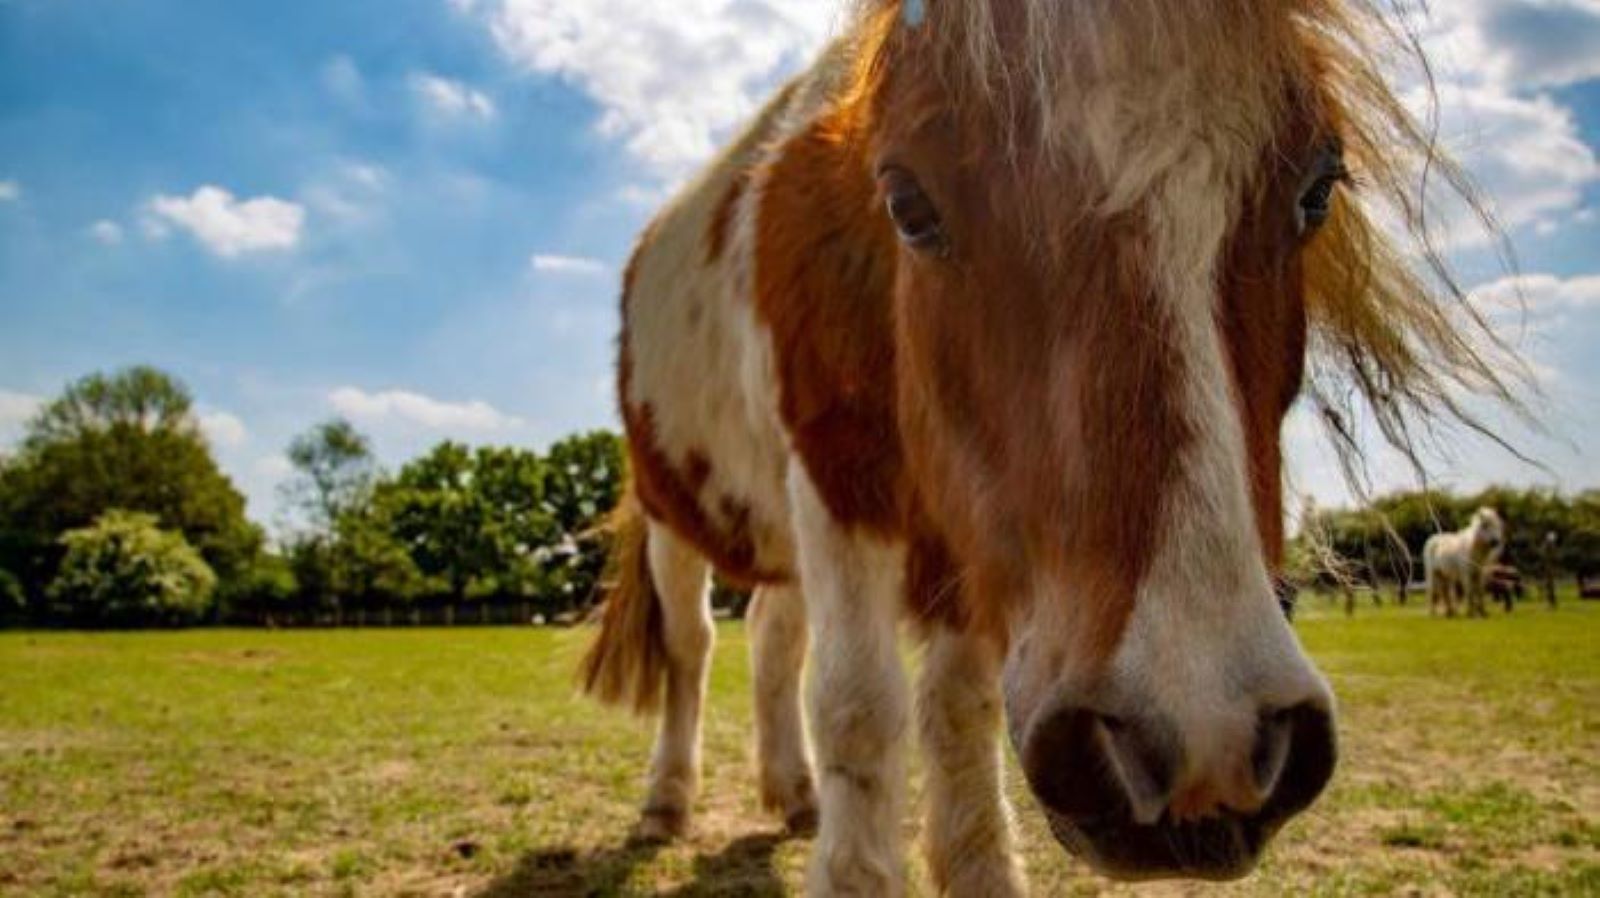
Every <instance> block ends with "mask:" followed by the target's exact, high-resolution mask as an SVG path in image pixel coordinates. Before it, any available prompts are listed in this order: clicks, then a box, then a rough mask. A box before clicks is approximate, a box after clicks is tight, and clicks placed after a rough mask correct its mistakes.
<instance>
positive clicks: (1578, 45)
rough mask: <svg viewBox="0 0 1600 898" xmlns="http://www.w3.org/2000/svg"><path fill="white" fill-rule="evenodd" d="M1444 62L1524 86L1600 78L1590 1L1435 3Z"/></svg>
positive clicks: (1595, 14) (1599, 36)
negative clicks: (1444, 57)
mask: <svg viewBox="0 0 1600 898" xmlns="http://www.w3.org/2000/svg"><path fill="white" fill-rule="evenodd" d="M1435 14H1436V16H1437V17H1438V22H1437V23H1436V27H1437V29H1438V32H1439V33H1438V34H1437V36H1436V38H1435V43H1436V44H1437V45H1438V46H1440V47H1441V48H1443V49H1444V51H1445V56H1446V62H1447V63H1450V64H1453V65H1458V66H1464V67H1466V68H1467V69H1468V70H1470V71H1471V72H1473V73H1474V74H1473V76H1472V77H1474V78H1479V79H1484V80H1487V81H1490V82H1493V83H1497V84H1501V85H1505V86H1508V87H1511V88H1515V89H1522V90H1529V89H1537V88H1545V87H1559V86H1562V85H1567V84H1576V83H1579V82H1582V81H1587V80H1590V79H1593V78H1600V3H1596V2H1595V0H1452V2H1451V3H1449V4H1442V3H1441V4H1436V5H1435Z"/></svg>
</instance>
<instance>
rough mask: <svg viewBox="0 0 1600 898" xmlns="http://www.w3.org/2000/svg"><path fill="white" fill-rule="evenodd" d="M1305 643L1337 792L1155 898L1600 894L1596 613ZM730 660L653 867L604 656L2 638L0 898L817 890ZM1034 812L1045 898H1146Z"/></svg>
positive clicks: (723, 649)
mask: <svg viewBox="0 0 1600 898" xmlns="http://www.w3.org/2000/svg"><path fill="white" fill-rule="evenodd" d="M1299 629H1300V632H1301V633H1302V635H1303V637H1304V638H1305V640H1306V643H1307V645H1308V647H1310V649H1311V650H1312V652H1313V653H1314V654H1315V655H1316V656H1317V657H1318V659H1319V661H1320V662H1321V663H1322V665H1323V666H1324V668H1325V669H1326V670H1327V671H1328V673H1329V674H1330V676H1331V677H1332V678H1333V680H1334V682H1335V686H1336V688H1337V689H1338V691H1339V694H1340V700H1341V702H1342V711H1343V718H1342V723H1343V726H1342V733H1341V736H1342V739H1343V749H1344V761H1343V764H1342V766H1341V768H1340V771H1339V774H1338V776H1337V778H1336V780H1335V784H1334V787H1333V788H1332V790H1331V792H1330V793H1329V795H1328V797H1327V798H1326V799H1325V800H1324V801H1323V802H1322V803H1321V804H1320V805H1319V806H1318V807H1317V808H1316V809H1315V810H1314V811H1313V812H1311V813H1310V814H1309V815H1307V816H1306V817H1305V818H1303V819H1302V820H1300V821H1298V822H1296V823H1294V824H1291V826H1290V827H1289V829H1288V830H1287V831H1286V833H1285V834H1284V835H1283V837H1282V838H1281V839H1280V840H1279V842H1278V843H1277V845H1276V846H1275V847H1274V849H1273V850H1272V853H1271V856H1270V857H1269V859H1268V861H1267V863H1266V864H1265V865H1264V866H1263V868H1262V870H1261V871H1260V872H1259V873H1257V874H1256V875H1255V876H1253V877H1251V878H1250V879H1248V880H1246V881H1244V882H1242V883H1238V884H1234V885H1231V886H1225V887H1215V886H1208V887H1199V886H1183V885H1168V886H1157V887H1154V888H1153V889H1150V888H1148V887H1147V888H1146V889H1145V890H1143V891H1144V892H1146V893H1152V892H1153V893H1154V894H1199V893H1206V894H1212V893H1216V894H1230V895H1231V894H1238V895H1279V894H1290V893H1293V894H1328V895H1345V894H1416V895H1436V894H1456V895H1473V894H1519V895H1523V894H1548V895H1569V894H1570V895H1578V894H1597V893H1600V776H1597V769H1596V765H1597V763H1600V608H1596V607H1592V606H1579V605H1578V604H1577V603H1575V602H1569V603H1567V604H1565V605H1564V606H1563V607H1562V609H1561V610H1560V611H1559V612H1556V613H1550V612H1547V611H1545V610H1543V609H1542V608H1536V607H1528V608H1525V609H1523V610H1520V611H1519V612H1518V614H1517V615H1515V616H1513V617H1511V618H1509V619H1507V618H1496V619H1495V620H1492V621H1488V622H1467V621H1432V620H1427V619H1426V618H1424V617H1422V616H1421V615H1420V613H1419V611H1418V609H1416V608H1415V607H1413V608H1412V609H1409V610H1404V609H1402V610H1396V609H1388V610H1385V611H1383V612H1381V613H1373V612H1370V611H1365V610H1364V612H1363V613H1362V614H1361V615H1360V616H1358V617H1357V618H1355V619H1354V620H1345V619H1344V618H1342V617H1339V616H1334V615H1318V614H1315V613H1314V614H1312V615H1311V617H1310V619H1308V620H1305V621H1303V622H1302V623H1301V624H1300V627H1299ZM720 637H721V638H720V645H719V648H718V664H717V666H716V672H715V675H714V678H713V684H712V690H713V695H712V698H711V701H710V703H709V709H710V710H709V714H708V720H707V730H706V757H707V770H706V783H707V793H706V795H705V798H704V801H703V803H702V807H701V813H700V816H699V819H698V828H697V830H696V833H695V835H694V836H693V837H692V838H691V839H690V840H688V841H686V842H685V843H683V844H679V845H673V846H669V847H664V848H648V847H634V846H629V845H627V844H626V843H625V837H626V834H627V832H628V829H629V826H630V825H631V823H632V821H633V813H634V807H635V804H636V802H637V801H638V800H639V798H640V796H641V791H640V789H641V786H640V783H641V778H642V774H643V770H644V765H645V761H646V757H647V753H648V746H649V741H650V729H649V727H648V726H647V725H645V724H641V723H638V722H635V721H633V720H630V719H629V718H627V717H625V716H621V715H616V714H613V713H611V712H605V711H600V710H598V709H596V708H594V707H592V706H590V705H587V704H585V703H583V702H580V701H578V700H576V699H575V698H574V697H573V694H572V689H571V685H570V684H571V674H570V672H571V670H572V666H573V664H574V663H575V661H576V659H577V656H578V654H579V652H580V651H581V648H582V642H583V639H584V638H585V634H583V633H581V632H565V631H550V630H531V629H529V630H521V629H495V630H468V629H461V630H448V631H446V630H418V631H344V632H245V631H221V632H218V631H197V632H190V633H176V634H126V635H122V634H117V635H112V634H19V633H12V634H0V858H3V859H4V860H3V862H0V894H5V895H13V894H15V895H75V894H95V895H140V894H153V895H166V894H177V895H201V894H207V895H210V894H236V895H272V894H282V895H342V894H360V895H482V896H489V898H506V896H513V895H625V894H670V895H679V896H688V895H779V894H790V893H797V892H798V886H799V883H800V882H801V879H802V876H803V871H804V866H805V859H806V853H807V844H806V843H805V842H802V841H791V840H785V839H783V838H781V837H780V836H779V835H778V833H779V824H778V821H776V820H774V819H771V818H770V817H768V816H766V815H765V814H763V813H762V812H761V810H760V808H759V806H758V803H757V800H756V795H755V789H754V785H753V782H752V779H753V778H752V773H751V767H750V763H749V759H748V747H747V746H748V740H749V731H748V722H749V698H748V682H749V681H748V673H747V670H746V665H745V661H744V653H745V650H746V645H745V641H744V636H743V631H742V629H741V628H740V627H739V626H737V625H725V626H724V627H723V628H722V630H721V634H720ZM1013 783H1014V784H1016V783H1018V780H1017V778H1016V777H1013ZM1014 793H1015V794H1014V799H1015V800H1016V802H1017V804H1018V807H1019V809H1020V811H1021V813H1020V814H1019V816H1020V818H1021V821H1022V824H1023V839H1024V848H1025V851H1026V855H1027V864H1028V867H1029V870H1030V873H1031V876H1032V879H1033V882H1034V885H1035V892H1036V894H1041V895H1056V894H1095V893H1100V892H1104V891H1110V892H1112V893H1119V892H1122V891H1124V890H1123V889H1121V888H1118V887H1113V886H1110V885H1109V884H1107V883H1105V882H1104V881H1102V880H1098V879H1096V878H1093V877H1091V876H1088V875H1086V874H1085V873H1084V872H1083V871H1082V868H1081V867H1080V866H1079V865H1077V864H1075V863H1073V862H1072V861H1070V860H1069V859H1067V858H1066V857H1064V856H1063V855H1062V854H1061V852H1060V851H1059V850H1058V849H1057V848H1056V847H1055V845H1054V843H1053V842H1052V841H1051V840H1050V839H1049V837H1048V835H1047V834H1046V833H1045V831H1044V829H1043V827H1042V826H1041V825H1040V823H1039V822H1038V821H1037V820H1036V819H1035V817H1034V815H1033V814H1032V813H1031V811H1030V810H1029V808H1028V801H1029V799H1028V798H1027V796H1026V794H1025V790H1024V789H1022V788H1021V787H1020V785H1018V786H1016V787H1015V788H1014ZM906 828H907V833H908V836H910V837H914V836H915V831H916V828H917V824H916V821H915V819H908V820H907V823H906ZM911 854H912V857H913V858H915V851H913V852H911ZM912 863H913V866H914V867H916V865H917V862H916V861H915V860H913V861H912ZM914 873H915V875H916V876H917V877H918V878H919V879H920V877H921V872H920V869H919V870H915V871H914Z"/></svg>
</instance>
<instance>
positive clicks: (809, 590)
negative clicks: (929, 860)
mask: <svg viewBox="0 0 1600 898" xmlns="http://www.w3.org/2000/svg"><path fill="white" fill-rule="evenodd" d="M789 495H790V500H791V502H792V505H793V509H794V520H795V530H796V535H797V538H798V548H799V556H800V582H801V588H802V589H803V590H804V592H805V604H806V619H807V622H808V624H809V628H810V631H811V644H812V645H813V646H814V647H815V649H814V651H813V652H812V656H811V676H810V689H809V696H808V698H809V702H808V704H809V709H810V713H811V733H812V739H813V741H814V743H815V746H816V753H817V768H818V779H819V790H818V791H819V798H820V803H821V808H820V810H821V818H822V819H821V822H820V826H819V829H818V833H817V840H816V843H815V846H814V848H813V854H812V858H811V869H810V874H809V879H808V891H809V892H810V894H812V895H829V896H832V895H860V896H870V898H878V896H897V895H900V894H902V893H903V892H904V890H905V865H904V861H903V858H902V856H901V840H900V823H901V812H902V807H903V804H904V791H905V745H904V742H905V731H906V727H907V720H908V717H909V713H908V705H909V700H908V690H907V687H906V678H905V671H904V669H903V668H902V667H901V663H900V655H899V652H898V646H897V645H896V639H895V636H896V629H897V621H898V615H899V609H900V605H901V599H902V596H901V592H902V589H903V582H904V568H905V551H904V549H903V547H901V546H898V545H896V544H894V543H891V542H888V541H885V540H882V539H879V538H877V537H874V536H872V535H870V534H867V533H863V532H860V531H859V530H857V529H853V528H850V527H848V526H845V525H842V524H840V523H839V522H838V521H836V520H835V519H834V518H833V516H832V515H831V514H830V513H829V511H828V509H827V507H826V506H825V505H824V504H823V501H822V499H821V497H820V496H818V495H817V493H816V489H815V487H814V486H813V485H812V483H811V480H810V478H809V477H808V476H807V475H806V473H805V472H804V470H803V469H802V467H801V465H800V464H799V463H798V462H795V463H793V464H791V466H790V474H789Z"/></svg>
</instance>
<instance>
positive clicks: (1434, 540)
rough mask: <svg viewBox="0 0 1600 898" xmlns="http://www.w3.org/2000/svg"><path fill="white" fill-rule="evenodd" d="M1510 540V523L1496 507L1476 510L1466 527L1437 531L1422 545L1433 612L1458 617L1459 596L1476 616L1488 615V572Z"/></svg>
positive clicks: (1473, 615) (1429, 605) (1430, 605)
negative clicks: (1508, 525)
mask: <svg viewBox="0 0 1600 898" xmlns="http://www.w3.org/2000/svg"><path fill="white" fill-rule="evenodd" d="M1505 544H1506V525H1505V522H1504V521H1502V520H1501V519H1500V515H1499V513H1498V512H1496V511H1495V510H1494V509H1493V508H1487V507H1485V508H1480V509H1478V510H1477V511H1476V512H1473V515H1472V521H1471V522H1470V523H1469V524H1467V527H1466V529H1465V530H1460V531H1457V532H1455V533H1437V534H1434V535H1433V536H1431V537H1429V538H1428V542H1427V544H1425V545H1424V546H1423V547H1422V561H1423V564H1424V565H1425V566H1426V568H1427V572H1428V600H1429V604H1428V608H1429V613H1430V614H1437V613H1439V608H1440V606H1441V605H1442V606H1443V607H1444V611H1445V614H1446V615H1448V616H1450V617H1455V614H1456V600H1457V599H1458V598H1459V599H1460V600H1461V601H1463V602H1464V603H1465V604H1466V612H1467V614H1468V615H1469V616H1472V617H1488V616H1489V612H1488V609H1487V608H1486V607H1485V605H1484V600H1483V589H1484V582H1483V581H1484V572H1485V571H1487V570H1488V569H1489V568H1491V567H1493V566H1494V565H1495V564H1496V563H1497V562H1498V561H1499V560H1500V553H1501V552H1502V551H1504V549H1505Z"/></svg>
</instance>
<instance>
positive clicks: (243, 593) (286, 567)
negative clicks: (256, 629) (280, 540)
mask: <svg viewBox="0 0 1600 898" xmlns="http://www.w3.org/2000/svg"><path fill="white" fill-rule="evenodd" d="M223 587H224V588H221V589H219V590H218V594H217V606H218V609H219V613H218V614H217V618H218V619H220V620H224V621H226V620H235V619H237V618H238V617H239V616H241V615H242V616H243V617H244V618H245V619H246V620H248V621H256V620H266V621H271V620H272V619H273V618H274V616H275V615H278V614H282V613H283V612H285V611H288V610H290V609H291V608H292V607H293V603H294V599H295V597H296V596H297V595H298V594H299V582H298V581H297V580H296V579H295V575H294V569H293V567H291V566H290V563H289V559H288V558H286V557H284V556H283V555H279V554H277V553H275V552H262V553H261V554H260V555H258V556H257V557H256V558H255V559H254V560H253V561H252V562H251V563H250V565H249V566H248V567H246V568H245V570H244V571H243V572H241V573H240V574H239V575H238V576H236V577H235V578H234V579H233V581H232V582H231V583H228V584H223Z"/></svg>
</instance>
